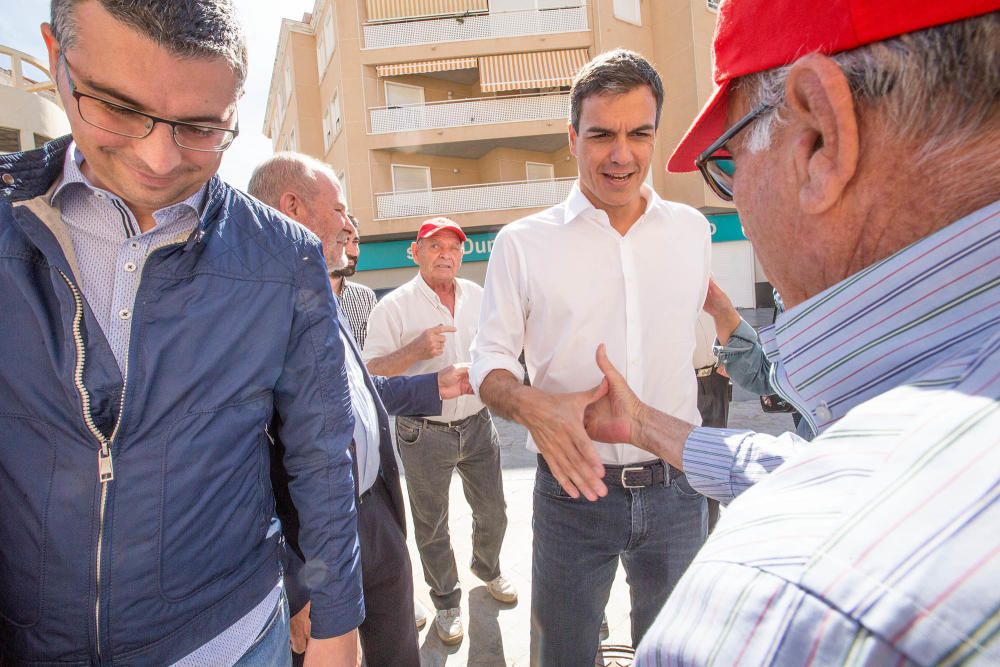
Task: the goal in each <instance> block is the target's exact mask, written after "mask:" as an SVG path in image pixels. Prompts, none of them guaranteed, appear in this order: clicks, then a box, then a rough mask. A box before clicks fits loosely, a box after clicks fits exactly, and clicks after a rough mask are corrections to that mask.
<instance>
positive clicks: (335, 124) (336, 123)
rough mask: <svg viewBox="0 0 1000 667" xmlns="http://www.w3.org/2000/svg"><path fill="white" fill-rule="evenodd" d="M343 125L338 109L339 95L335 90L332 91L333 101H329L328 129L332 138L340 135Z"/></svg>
mask: <svg viewBox="0 0 1000 667" xmlns="http://www.w3.org/2000/svg"><path fill="white" fill-rule="evenodd" d="M343 123H344V121H343V119H342V117H341V109H340V93H339V91H336V90H335V91H333V99H332V100H330V128H331V129H332V130H333V136H334V137H336V136H337V135H338V134H340V128H341V126H342V125H343ZM331 143H332V142H331Z"/></svg>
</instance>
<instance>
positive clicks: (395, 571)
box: [358, 475, 420, 667]
mask: <svg viewBox="0 0 1000 667" xmlns="http://www.w3.org/2000/svg"><path fill="white" fill-rule="evenodd" d="M358 537H359V538H360V540H361V577H362V580H361V583H362V587H363V588H364V593H365V620H364V623H362V624H361V627H359V628H358V632H359V634H360V635H361V650H362V651H363V652H364V656H365V664H367V665H368V667H382V666H383V665H386V666H387V667H410V666H411V665H412V667H419V665H420V649H419V646H418V644H417V626H416V620H415V619H414V616H413V572H412V570H411V569H410V554H409V552H408V551H407V550H406V537H405V536H404V535H403V531H402V530H401V529H400V527H399V524H398V523H397V522H396V516H395V513H394V512H393V510H392V501H391V500H390V499H389V491H388V489H387V488H386V486H385V482H383V481H382V476H381V475H379V477H378V479H376V480H375V485H374V486H373V487H372V492H371V493H370V494H368V496H367V497H366V498H365V499H364V500H363V502H362V503H361V507H360V508H359V509H358Z"/></svg>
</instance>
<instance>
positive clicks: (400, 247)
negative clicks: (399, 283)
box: [358, 232, 497, 271]
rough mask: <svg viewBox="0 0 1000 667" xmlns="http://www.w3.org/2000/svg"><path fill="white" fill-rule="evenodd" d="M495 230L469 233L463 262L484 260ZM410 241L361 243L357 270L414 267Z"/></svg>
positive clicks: (488, 254)
mask: <svg viewBox="0 0 1000 667" xmlns="http://www.w3.org/2000/svg"><path fill="white" fill-rule="evenodd" d="M496 237H497V235H496V232H487V233H485V234H469V239H468V240H467V241H466V242H465V248H464V250H465V254H464V256H463V257H462V261H463V262H485V261H486V260H488V259H489V258H490V251H491V250H493V239H495V238H496ZM411 243H412V241H381V242H378V243H363V244H362V245H361V257H359V258H358V271H375V270H378V269H405V268H407V267H414V268H415V267H416V266H417V265H416V264H415V263H414V262H413V255H412V254H411V253H410V244H411Z"/></svg>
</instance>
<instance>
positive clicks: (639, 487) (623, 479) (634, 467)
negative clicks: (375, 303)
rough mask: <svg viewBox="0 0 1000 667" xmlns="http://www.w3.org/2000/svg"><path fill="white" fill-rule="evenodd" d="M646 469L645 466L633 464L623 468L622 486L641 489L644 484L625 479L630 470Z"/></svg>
mask: <svg viewBox="0 0 1000 667" xmlns="http://www.w3.org/2000/svg"><path fill="white" fill-rule="evenodd" d="M643 470H644V468H643V466H631V467H629V468H622V488H625V489H641V488H644V487H643V485H642V484H629V483H628V482H626V481H625V475H627V474H628V473H630V472H642V471H643Z"/></svg>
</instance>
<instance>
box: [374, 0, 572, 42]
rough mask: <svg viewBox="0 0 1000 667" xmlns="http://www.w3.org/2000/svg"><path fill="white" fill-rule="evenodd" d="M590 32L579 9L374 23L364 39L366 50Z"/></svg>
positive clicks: (524, 11) (532, 10)
mask: <svg viewBox="0 0 1000 667" xmlns="http://www.w3.org/2000/svg"><path fill="white" fill-rule="evenodd" d="M587 29H588V25H587V8H586V6H579V7H564V8H561V9H528V10H523V11H516V12H497V13H492V14H474V15H469V16H453V17H449V18H438V19H427V20H420V21H399V22H393V23H372V24H368V25H365V26H364V38H365V48H366V49H385V48H391V47H394V46H410V45H413V44H434V43H437V42H460V41H464V40H470V39H496V38H498V37H520V36H523V35H547V34H551V33H558V32H579V31H584V30H587Z"/></svg>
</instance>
